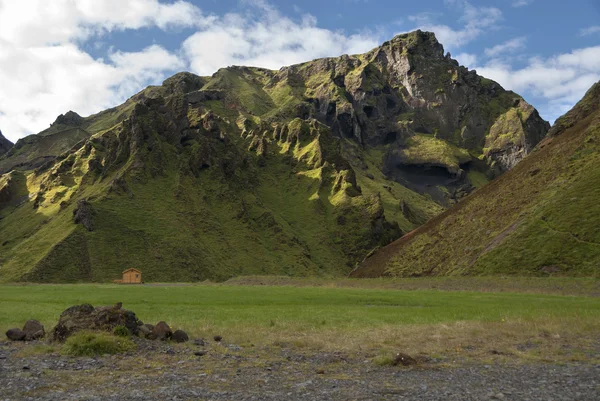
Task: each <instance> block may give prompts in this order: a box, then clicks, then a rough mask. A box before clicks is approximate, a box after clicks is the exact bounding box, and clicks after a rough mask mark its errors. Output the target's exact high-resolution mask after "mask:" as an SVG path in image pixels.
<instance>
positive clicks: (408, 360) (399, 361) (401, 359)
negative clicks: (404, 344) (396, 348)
mask: <svg viewBox="0 0 600 401" xmlns="http://www.w3.org/2000/svg"><path fill="white" fill-rule="evenodd" d="M416 364H417V360H416V359H415V358H413V357H412V356H410V355H407V354H403V353H402V352H399V353H397V354H396V358H395V359H394V362H393V365H394V366H397V365H402V366H412V365H416Z"/></svg>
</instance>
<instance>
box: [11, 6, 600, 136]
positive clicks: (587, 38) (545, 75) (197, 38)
mask: <svg viewBox="0 0 600 401" xmlns="http://www.w3.org/2000/svg"><path fill="white" fill-rule="evenodd" d="M415 29H422V30H428V31H433V32H435V34H436V36H437V38H438V40H439V41H440V42H441V43H442V44H443V45H444V48H445V49H446V51H449V52H451V54H452V56H453V57H454V58H456V59H457V60H458V61H459V62H460V63H461V64H462V65H465V66H467V67H469V68H470V69H476V70H477V72H478V73H479V74H480V75H483V76H485V77H487V78H491V79H494V80H496V81H497V82H499V83H500V84H501V85H502V86H503V87H504V88H505V89H510V90H514V91H515V92H517V93H519V94H520V95H522V96H523V97H524V98H525V99H526V100H527V101H528V102H529V103H531V104H532V105H534V106H535V107H536V108H537V109H538V110H539V111H540V114H541V115H542V117H544V118H545V119H547V120H549V121H550V122H551V123H552V122H554V120H555V119H556V118H558V117H559V116H560V115H562V114H563V113H565V112H566V111H568V110H569V109H570V108H571V107H572V106H573V105H574V104H575V103H576V102H577V101H578V100H579V99H580V98H581V97H582V96H583V95H584V93H585V91H586V90H587V89H588V88H589V87H591V86H592V84H593V83H594V82H597V81H600V0H570V1H568V2H565V1H564V0H496V1H491V0H479V1H475V0H419V1H415V0H411V1H405V0H326V1H324V0H291V1H282V0H279V1H277V0H177V1H174V0H127V1H123V0H102V1H99V0H52V1H48V0H0V130H1V131H2V133H3V134H4V136H5V137H7V138H8V139H10V140H12V141H13V142H14V141H16V140H17V139H19V138H22V137H24V136H26V135H30V134H34V133H37V132H39V131H41V130H43V129H45V128H47V127H48V126H49V124H51V123H52V122H53V121H54V120H55V119H56V117H57V116H58V115H59V114H64V113H66V112H67V111H69V110H73V111H75V112H77V113H79V114H80V115H82V116H87V115H90V114H93V113H97V112H99V111H102V110H104V109H106V108H109V107H114V106H116V105H118V104H121V103H122V102H123V101H125V100H126V99H127V98H129V97H130V96H132V95H134V94H135V93H137V92H138V91H140V90H142V89H143V88H145V87H146V86H148V85H159V84H160V83H161V82H162V81H163V80H164V79H165V78H167V77H169V76H171V75H173V74H175V73H176V72H179V71H190V72H193V73H196V74H199V75H211V74H213V73H214V72H215V71H217V70H218V69H219V68H221V67H227V66H230V65H250V66H260V67H265V68H272V69H279V68H280V67H282V66H284V65H290V64H295V63H299V62H303V61H308V60H311V59H315V58H320V57H329V56H339V55H341V54H355V53H362V52H366V51H368V50H370V49H372V48H374V47H376V46H378V45H379V44H381V43H383V42H385V41H386V40H389V39H391V38H392V37H394V36H395V35H396V34H400V33H404V32H408V31H412V30H415Z"/></svg>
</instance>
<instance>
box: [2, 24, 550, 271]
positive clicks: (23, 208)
mask: <svg viewBox="0 0 600 401" xmlns="http://www.w3.org/2000/svg"><path fill="white" fill-rule="evenodd" d="M547 128H548V126H547V123H545V122H544V121H543V120H541V119H540V117H539V115H538V114H537V112H536V111H535V110H534V109H533V108H532V107H531V106H530V105H528V104H527V103H526V102H525V101H524V100H523V99H522V98H520V97H519V96H518V95H516V94H514V93H512V92H506V91H504V90H503V89H502V88H501V87H500V86H499V85H498V84H496V83H494V82H492V81H489V80H486V79H484V78H481V77H479V76H478V75H477V74H476V73H475V72H474V71H468V70H467V69H466V68H464V67H460V66H459V65H458V64H457V63H456V61H454V60H452V59H451V57H450V56H449V55H444V52H443V48H442V46H441V45H440V44H439V43H438V42H437V40H436V39H435V37H434V36H433V34H430V33H424V32H420V31H417V32H413V33H411V34H407V35H401V36H398V37H396V38H394V39H393V40H392V41H390V42H387V43H385V44H383V45H382V46H381V47H379V48H377V49H374V50H372V51H371V52H369V53H366V54H363V55H355V56H341V57H338V58H330V59H322V60H315V61H311V62H308V63H304V64H299V65H294V66H290V67H284V68H282V69H281V70H279V71H270V70H265V69H260V68H247V67H230V68H226V69H222V70H219V71H218V72H217V73H215V74H214V75H213V76H212V77H198V76H195V75H193V74H190V73H180V74H177V75H175V76H173V77H171V78H169V79H168V80H166V81H165V82H164V83H163V85H162V86H159V87H150V88H147V89H146V90H144V91H142V92H140V93H139V94H137V95H135V96H133V97H132V98H131V99H129V100H128V101H127V102H126V103H125V104H123V105H121V106H119V107H116V108H114V109H110V110H107V111H105V112H102V113H99V114H97V115H94V116H90V117H87V118H82V117H80V116H78V115H77V114H76V113H73V112H69V113H66V114H65V115H61V116H59V117H58V118H57V120H56V121H55V123H54V124H52V126H51V127H50V128H49V129H48V130H46V131H44V132H42V133H40V134H39V135H36V136H31V137H28V138H24V139H23V140H21V141H19V143H17V145H16V146H15V147H14V148H13V150H11V152H9V153H7V154H6V155H4V156H3V157H1V158H0V169H4V171H8V170H11V169H15V171H13V172H11V173H10V174H4V175H3V176H2V180H0V188H4V189H0V190H1V191H2V193H3V198H2V200H0V202H2V205H3V206H2V205H0V217H2V219H0V236H1V237H2V238H5V240H4V243H5V245H4V252H3V253H2V255H0V259H1V260H0V262H2V263H3V268H2V270H1V271H0V280H16V279H27V280H32V281H64V280H76V279H80V280H95V281H103V280H109V279H111V278H113V276H118V275H119V272H120V271H121V270H123V267H124V266H125V265H126V266H127V267H131V266H138V267H143V268H144V269H145V270H144V274H145V277H153V280H166V281H168V280H174V279H177V280H201V279H226V278H229V277H231V276H234V275H239V274H290V275H319V274H345V273H347V272H349V271H350V270H351V269H352V268H353V267H354V266H355V264H356V263H357V262H360V261H361V260H362V259H363V258H364V257H365V255H367V254H368V253H369V252H371V251H372V250H373V249H374V248H376V247H379V246H381V245H384V244H386V243H388V242H389V241H391V240H393V239H394V238H397V237H398V236H400V235H401V233H403V232H408V231H411V230H413V229H414V228H416V227H418V226H419V225H420V224H423V223H424V222H426V221H427V220H429V219H430V218H432V217H433V216H435V215H437V214H439V213H440V212H441V211H442V210H443V207H445V206H448V205H450V204H452V203H455V202H457V201H458V200H459V199H461V198H462V197H464V196H466V195H468V194H469V193H470V192H471V191H472V190H473V188H475V187H477V186H479V185H482V184H483V183H485V182H487V180H489V179H490V178H492V177H494V176H496V175H498V174H501V173H503V172H504V171H506V170H508V169H510V168H512V167H513V166H514V164H516V163H517V162H518V161H519V160H520V159H521V158H523V157H524V156H525V155H526V154H527V153H528V152H529V151H530V150H531V149H532V148H533V147H534V146H535V145H536V144H537V143H538V142H539V140H540V139H541V138H542V137H543V136H544V134H545V132H546V130H547ZM17 170H18V171H17ZM1 171H2V170H0V172H1ZM84 206H85V207H84ZM82 211H85V213H83V212H82ZM22 221H30V222H31V224H27V225H19V222H22ZM48 238H51V239H52V240H50V241H48ZM25 243H26V245H25ZM67 272H68V274H67ZM149 280H152V279H149Z"/></svg>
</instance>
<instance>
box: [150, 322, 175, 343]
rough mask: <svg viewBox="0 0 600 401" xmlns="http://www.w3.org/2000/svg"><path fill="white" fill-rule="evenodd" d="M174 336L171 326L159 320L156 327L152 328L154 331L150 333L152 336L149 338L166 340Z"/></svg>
mask: <svg viewBox="0 0 600 401" xmlns="http://www.w3.org/2000/svg"><path fill="white" fill-rule="evenodd" d="M172 336H173V331H172V330H171V327H169V325H168V324H167V323H165V322H158V323H157V324H156V326H154V328H153V329H152V332H151V333H150V336H149V337H148V338H150V339H151V340H161V341H166V340H168V339H170V338H171V337H172Z"/></svg>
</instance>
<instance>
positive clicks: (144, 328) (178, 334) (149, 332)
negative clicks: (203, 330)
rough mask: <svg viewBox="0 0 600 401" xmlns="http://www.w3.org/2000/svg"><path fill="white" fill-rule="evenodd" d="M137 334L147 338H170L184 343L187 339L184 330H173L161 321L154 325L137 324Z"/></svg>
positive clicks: (164, 339) (162, 339)
mask: <svg viewBox="0 0 600 401" xmlns="http://www.w3.org/2000/svg"><path fill="white" fill-rule="evenodd" d="M137 335H138V336H139V337H142V338H147V339H148V340H161V341H167V340H171V341H174V342H176V343H184V342H186V341H189V337H188V335H187V333H186V332H185V331H183V330H175V331H173V330H172V329H171V327H170V326H169V325H168V324H167V323H165V322H163V321H160V322H158V323H157V324H156V326H154V325H151V324H143V325H141V326H139V328H138V333H137Z"/></svg>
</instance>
